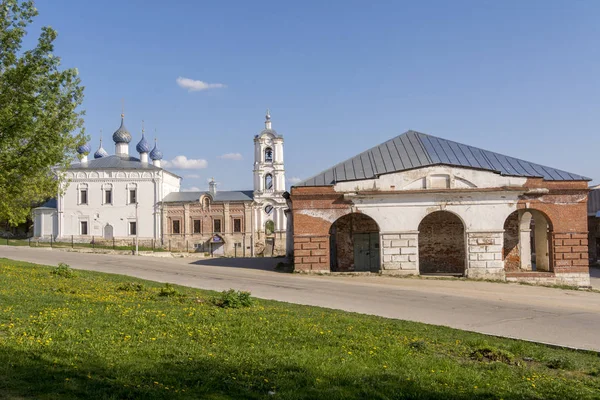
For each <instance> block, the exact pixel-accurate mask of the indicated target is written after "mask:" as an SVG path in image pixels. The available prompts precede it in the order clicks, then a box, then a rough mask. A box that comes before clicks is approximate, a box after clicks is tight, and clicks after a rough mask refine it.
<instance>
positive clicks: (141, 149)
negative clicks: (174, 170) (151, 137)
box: [135, 133, 150, 153]
mask: <svg viewBox="0 0 600 400" xmlns="http://www.w3.org/2000/svg"><path fill="white" fill-rule="evenodd" d="M135 149H136V150H137V152H138V153H149V152H150V144H148V141H147V140H146V138H145V137H144V134H143V133H142V139H141V140H140V141H139V143H138V144H137V146H135Z"/></svg>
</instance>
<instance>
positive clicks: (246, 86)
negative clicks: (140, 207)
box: [28, 0, 600, 190]
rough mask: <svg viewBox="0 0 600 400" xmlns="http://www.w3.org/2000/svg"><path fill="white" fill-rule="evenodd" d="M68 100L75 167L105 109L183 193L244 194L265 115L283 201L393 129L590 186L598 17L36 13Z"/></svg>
mask: <svg viewBox="0 0 600 400" xmlns="http://www.w3.org/2000/svg"><path fill="white" fill-rule="evenodd" d="M36 5H37V8H38V10H39V13H40V15H39V16H38V17H37V19H36V20H35V22H34V24H32V26H31V27H30V29H29V33H30V35H29V38H28V39H29V40H34V39H35V38H36V36H37V35H38V34H39V29H40V27H41V26H44V25H50V26H52V27H53V28H54V29H56V30H57V31H58V39H57V41H56V48H55V54H56V55H58V56H59V57H61V59H62V65H63V67H64V68H71V67H76V68H77V69H78V70H79V73H80V77H81V80H82V83H83V85H84V86H85V100H84V103H83V108H84V109H85V110H86V116H85V128H86V133H87V134H88V135H90V137H91V147H92V151H95V150H96V149H97V148H98V142H99V138H100V130H102V132H103V138H104V148H105V149H106V150H107V151H108V152H109V153H110V154H114V144H113V142H112V133H113V132H114V131H115V130H116V129H117V128H118V127H119V124H120V114H121V103H122V99H123V101H124V104H125V124H126V126H127V128H128V129H129V131H130V132H131V133H132V135H133V140H132V143H131V144H130V153H134V154H135V144H136V143H137V142H138V141H139V139H140V137H141V126H142V122H141V121H142V120H144V121H145V129H146V134H147V137H148V139H152V138H153V137H154V136H156V137H157V138H158V145H159V148H160V149H161V150H162V151H163V153H164V159H165V160H167V162H168V164H167V165H168V166H169V169H170V170H172V171H173V172H175V173H177V174H178V175H180V176H182V177H183V178H184V179H183V182H182V189H188V190H190V189H192V190H207V188H208V186H207V181H208V179H209V178H211V177H214V178H215V180H216V181H217V182H218V183H219V189H221V190H242V189H252V168H253V157H254V144H253V138H254V135H256V134H258V133H259V132H260V131H261V130H262V129H264V115H265V110H266V109H267V108H269V109H270V110H271V116H272V123H273V128H274V129H275V130H277V132H278V133H279V134H282V135H283V136H284V139H285V148H284V153H285V154H284V156H285V167H286V178H287V181H288V185H289V184H290V183H294V182H297V181H299V180H301V179H303V178H308V177H310V176H312V175H314V174H316V173H318V172H320V171H322V170H324V169H326V168H329V167H330V166H333V165H335V164H337V163H338V162H340V161H343V160H345V159H347V158H350V157H352V156H354V155H355V154H358V153H359V152H362V151H364V150H366V149H368V148H370V147H373V146H375V145H377V144H379V143H382V142H384V141H386V140H388V139H391V138H392V137H394V136H397V135H399V134H401V133H403V132H405V131H407V130H409V129H413V130H416V131H420V132H424V133H428V134H431V135H434V136H439V137H442V138H446V139H450V140H454V141H457V142H461V143H465V144H468V145H472V146H476V147H481V148H484V149H487V150H492V151H495V152H498V153H502V154H506V155H510V156H514V157H518V158H522V159H525V160H527V161H532V162H536V163H539V164H543V165H548V166H551V167H555V168H559V169H563V170H566V171H569V172H573V173H577V174H581V175H584V176H588V177H590V178H592V179H594V181H595V182H600V172H599V169H598V156H597V154H598V144H599V142H598V130H599V128H600V45H599V43H600V23H598V21H599V20H600V1H595V0H589V1H583V0H577V1H566V0H563V1H554V0H544V1H540V0H528V1H510V0H503V1H485V0H473V1H461V0H455V1H428V0H424V1H418V2H417V1H366V0H365V1H352V0H348V1H346V0H344V1H341V0H339V1H336V0H331V1H310V0H306V1H302V2H297V1H295V2H291V1H268V2H265V1H259V0H257V1H211V2H204V1H192V0H190V1H183V0H172V1H168V2H165V1H154V0H144V1H142V0H127V1H123V0H121V1H114V0H103V1H81V0H38V1H37V4H36Z"/></svg>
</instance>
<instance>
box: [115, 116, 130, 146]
mask: <svg viewBox="0 0 600 400" xmlns="http://www.w3.org/2000/svg"><path fill="white" fill-rule="evenodd" d="M124 119H125V116H124V115H123V114H121V126H120V127H119V129H117V130H116V131H115V133H113V141H114V142H115V143H129V142H131V134H130V133H129V131H128V130H127V128H125V122H124Z"/></svg>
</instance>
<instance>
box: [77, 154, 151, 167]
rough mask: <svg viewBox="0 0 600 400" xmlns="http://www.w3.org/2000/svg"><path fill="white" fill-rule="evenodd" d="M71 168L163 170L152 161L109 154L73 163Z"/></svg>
mask: <svg viewBox="0 0 600 400" xmlns="http://www.w3.org/2000/svg"><path fill="white" fill-rule="evenodd" d="M69 169H143V170H148V171H156V170H161V169H162V168H158V167H156V166H154V165H152V163H143V162H141V161H140V159H139V158H135V157H130V156H117V155H112V156H107V157H102V158H96V159H95V160H88V162H87V163H80V162H79V163H74V164H71V167H70V168H69Z"/></svg>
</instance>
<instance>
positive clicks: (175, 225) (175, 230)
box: [173, 219, 181, 234]
mask: <svg viewBox="0 0 600 400" xmlns="http://www.w3.org/2000/svg"><path fill="white" fill-rule="evenodd" d="M173 233H174V234H179V233H181V226H180V224H179V220H178V219H176V220H173Z"/></svg>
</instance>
